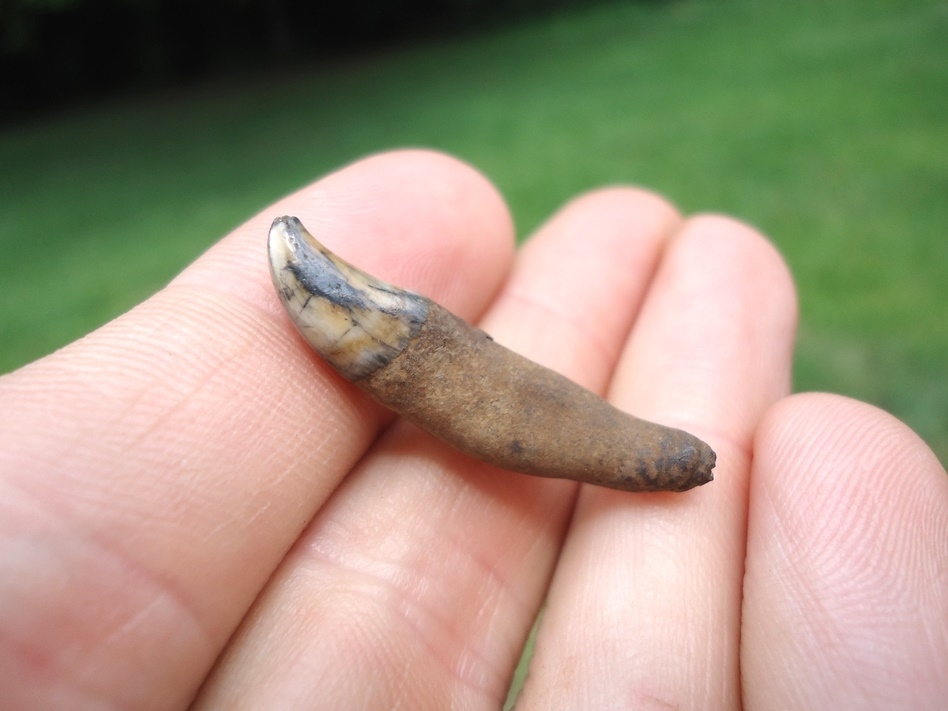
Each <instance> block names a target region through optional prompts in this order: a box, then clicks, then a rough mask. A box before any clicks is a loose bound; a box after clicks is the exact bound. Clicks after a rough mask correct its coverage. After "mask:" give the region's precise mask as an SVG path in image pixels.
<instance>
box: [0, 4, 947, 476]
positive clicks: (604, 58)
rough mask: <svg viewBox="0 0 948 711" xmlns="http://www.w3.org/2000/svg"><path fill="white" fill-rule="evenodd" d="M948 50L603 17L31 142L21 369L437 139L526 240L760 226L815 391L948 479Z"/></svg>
mask: <svg viewBox="0 0 948 711" xmlns="http://www.w3.org/2000/svg"><path fill="white" fill-rule="evenodd" d="M946 37H948V4H946V3H945V2H943V1H935V0H918V1H915V2H907V1H899V0H887V1H883V0H838V1H836V2H817V1H809V2H808V1H799V2H786V3H774V2H766V1H759V2H754V1H750V0H719V1H717V2H697V1H694V0H692V1H688V0H683V1H681V2H668V3H659V4H646V5H632V4H625V3H616V2H612V3H601V4H596V5H594V6H589V7H586V8H584V9H581V10H573V11H570V12H564V13H561V14H559V15H556V16H553V17H548V18H545V19H543V20H540V21H535V22H532V23H524V24H521V25H518V26H515V27H508V28H504V29H497V30H492V31H490V32H485V33H482V34H480V35H477V36H471V37H467V38H462V39H457V40H452V41H440V42H430V43H426V44H424V45H420V46H416V47H412V48H407V49H401V50H397V51H389V52H386V53H380V54H378V55H376V56H368V57H362V58H359V59H358V60H352V61H345V62H338V63H337V64H335V65H333V66H331V67H325V66H324V67H314V68H309V69H307V68H301V69H299V70H297V71H295V72H293V73H292V74H283V75H280V76H257V77H254V78H251V79H246V80H243V81H241V82H239V83H238V82H233V83H230V84H222V83H216V84H214V85H213V86H206V87H201V88H190V89H187V90H181V91H177V92H174V93H163V94H162V95H160V96H151V97H138V98H135V99H128V100H124V101H121V102H113V103H111V104H110V105H108V106H100V107H98V108H94V109H85V110H82V111H74V112H72V113H70V114H68V115H61V116H58V117H55V118H50V119H46V120H42V121H35V122H32V123H30V124H29V125H22V126H16V127H7V128H5V129H3V130H2V132H0V284H2V288H0V372H3V371H7V370H11V369H13V368H15V367H17V366H19V365H21V364H23V363H25V362H27V361H29V360H31V359H33V358H36V357H38V356H41V355H43V354H45V353H48V352H50V351H51V350H53V349H55V348H57V347H59V346H61V345H63V344H65V343H67V342H69V341H70V340H73V339H75V338H77V337H79V336H81V335H82V334H83V333H85V332H87V331H89V330H91V329H93V328H95V327H96V326H98V325H100V324H101V323H103V322H104V321H106V320H108V319H109V318H111V317H113V316H115V315H116V314H118V313H120V312H122V311H124V310H126V309H128V308H129V307H130V306H132V305H133V304H135V303H137V302H138V301H140V300H142V299H144V298H146V297H147V296H148V295H149V294H150V293H152V292H154V291H155V290H156V289H158V288H160V287H161V286H162V284H164V283H165V282H166V281H167V280H168V279H169V278H171V277H172V276H173V275H174V274H175V273H176V272H178V271H179V270H180V269H181V268H182V267H183V266H185V265H186V264H187V263H188V262H189V261H190V260H192V259H193V258H194V257H196V256H197V255H198V254H199V253H200V252H201V251H202V250H204V249H205V248H206V247H207V246H208V245H209V244H210V243H211V242H212V241H214V240H215V239H217V238H218V237H219V236H220V235H222V234H224V233H225V232H227V231H228V230H229V229H230V228H232V227H234V226H235V225H236V224H238V223H239V222H241V221H242V220H243V219H245V218H246V217H248V216H250V215H251V214H253V213H255V212H257V211H258V210H260V209H262V208H263V207H265V206H266V205H267V204H268V203H269V202H271V201H272V200H274V199H276V198H278V197H280V196H281V195H283V194H285V193H287V192H289V191H291V190H293V189H295V188H297V187H299V186H301V185H302V184H304V183H306V182H309V181H311V180H313V179H314V178H316V177H317V176H319V175H320V174H322V173H325V172H327V171H329V170H332V169H333V168H335V167H337V166H339V165H341V164H343V163H347V162H350V161H352V160H354V159H356V158H358V157H360V156H363V155H365V154H367V153H370V152H373V151H378V150H383V149H388V148H392V147H398V146H405V145H416V146H431V147H435V148H439V149H443V150H446V151H449V152H452V153H454V154H456V155H458V156H460V157H462V158H464V159H466V160H468V161H470V162H471V163H473V164H474V165H476V166H477V167H478V168H480V169H481V170H482V171H484V172H485V173H486V174H487V175H488V176H489V177H490V178H491V179H492V180H493V181H494V182H495V183H496V184H497V185H498V186H499V188H500V189H501V190H502V192H503V193H504V195H505V196H506V197H507V199H508V201H509V203H510V205H511V207H512V209H513V212H514V215H515V218H516V221H517V225H518V229H519V231H520V233H521V234H522V235H527V234H529V232H530V230H531V229H532V228H534V227H535V226H536V225H537V224H538V223H539V222H541V221H542V220H543V219H544V217H545V216H547V215H548V214H549V213H550V212H551V211H552V210H554V209H555V208H556V207H557V206H558V205H559V204H560V203H562V202H563V201H564V200H566V199H568V198H569V197H570V196H572V195H573V194H575V193H577V192H579V191H582V190H586V189H589V188H592V187H595V186H598V185H602V184H607V183H618V182H622V183H635V184H640V185H645V186H648V187H651V188H654V189H656V190H658V191H661V192H663V193H665V194H666V195H668V196H669V197H670V198H671V199H672V200H674V201H676V202H677V203H678V204H679V205H680V206H681V207H682V209H684V210H686V211H699V210H702V211H703V210H711V211H719V212H726V213H731V214H734V215H737V216H739V217H741V218H742V219H745V220H747V221H749V222H751V223H753V224H755V225H756V226H758V227H759V228H760V229H761V230H763V231H764V232H766V233H767V234H768V235H770V236H771V238H772V239H773V240H774V241H775V242H776V244H777V245H778V246H779V248H780V249H781V251H782V252H783V254H784V255H785V256H786V258H787V260H788V262H789V263H790V266H791V268H792V270H793V272H794V275H795V277H796V279H797V283H798V286H799V290H800V301H801V308H802V318H801V325H800V333H799V339H798V348H797V357H796V365H795V387H796V388H797V389H798V390H812V389H821V390H831V391H835V392H840V393H845V394H847V395H852V396H854V397H857V398H861V399H864V400H868V401H870V402H873V403H876V404H878V405H880V406H881V407H883V408H885V409H887V410H889V411H891V412H893V413H895V414H896V415H897V416H899V417H900V418H902V419H903V420H905V421H906V422H908V423H909V424H910V425H911V426H912V427H914V428H915V429H916V430H917V431H918V432H919V433H920V434H921V435H922V436H923V437H925V438H926V440H927V441H928V442H929V443H930V444H931V445H932V446H933V447H934V449H935V450H936V452H937V453H938V455H939V456H940V458H941V460H942V462H948V367H946V365H948V313H946V311H948V309H946V305H948V234H946V227H948V41H946V39H945V38H946ZM261 239H263V236H261Z"/></svg>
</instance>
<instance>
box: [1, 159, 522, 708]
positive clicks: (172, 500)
mask: <svg viewBox="0 0 948 711" xmlns="http://www.w3.org/2000/svg"><path fill="white" fill-rule="evenodd" d="M284 213H295V214H299V215H300V216H301V217H302V218H303V219H305V220H306V221H307V223H308V224H310V225H312V227H313V229H316V230H321V231H325V234H326V240H327V243H331V246H332V248H333V249H335V250H337V251H338V252H339V253H340V254H342V255H345V256H347V257H348V258H351V259H353V261H358V262H359V263H360V264H364V265H366V267H367V268H370V269H372V270H374V271H375V272H377V273H378V274H379V275H380V276H382V277H384V278H386V279H389V280H391V281H393V282H396V283H399V284H403V285H404V286H406V287H408V288H411V289H414V290H417V291H420V292H423V293H427V294H430V295H431V296H432V297H433V298H437V299H439V300H441V301H443V302H445V303H447V304H449V305H450V306H451V308H453V309H456V310H457V311H458V312H459V313H461V314H463V315H465V316H466V317H468V318H476V316H477V315H478V314H479V313H480V311H481V310H482V309H483V308H484V306H485V305H486V303H487V302H488V301H489V300H490V298H491V296H492V294H493V292H494V290H495V289H496V288H497V286H498V285H499V283H500V280H501V279H502V278H503V276H504V274H505V273H506V270H507V267H508V264H509V262H510V260H511V257H512V252H513V250H512V247H513V240H512V234H511V232H512V231H511V223H510V219H509V216H508V214H507V212H506V208H505V207H504V205H503V202H502V200H501V199H500V198H499V196H498V195H497V193H496V192H495V191H494V189H493V188H492V187H491V186H490V185H489V184H488V183H487V182H486V181H485V180H484V179H483V178H482V177H480V176H479V175H478V174H476V173H475V172H474V171H473V170H471V169H470V168H468V167H466V166H464V165H462V164H460V163H458V162H456V161H453V160H450V159H447V158H445V157H443V156H439V155H436V154H431V153H422V152H406V153H398V154H390V155H382V156H378V157H375V158H372V159H369V160H366V161H364V162H361V163H358V164H355V165H353V166H351V167H349V168H347V169H345V170H342V171H340V172H339V173H336V174H334V175H332V176H329V177H327V178H326V179H324V180H321V181H319V182H318V183H315V184H314V185H312V186H310V187H308V188H305V189H304V190H302V191H300V192H299V193H297V194H295V195H293V196H291V197H288V198H286V199H285V200H283V201H281V202H280V203H279V204H278V205H276V206H274V207H273V209H272V210H267V211H265V212H264V213H261V214H260V215H258V216H257V217H255V218H253V219H251V220H250V221H248V222H247V224H245V225H244V226H242V227H240V228H238V229H237V230H235V231H234V233H233V234H231V235H230V236H229V237H227V238H226V239H224V240H222V241H221V242H220V243H219V244H218V245H216V246H215V247H214V248H212V249H211V250H210V251H209V252H208V253H207V254H205V255H204V256H203V257H202V258H201V259H200V260H198V262H196V263H195V264H194V265H192V266H191V267H190V268H189V269H188V270H186V271H185V272H184V273H183V274H182V275H181V276H180V277H178V278H177V279H175V280H174V281H173V282H172V283H171V284H170V285H169V286H168V287H167V288H166V289H164V290H163V291H162V292H160V293H159V294H157V295H156V296H154V297H153V298H151V299H149V300H148V301H147V302H145V303H143V304H142V305H140V306H139V307H137V308H136V309H134V310H132V311H131V312H129V313H128V314H126V315H125V316H123V317H121V318H119V319H117V320H116V321H114V322H113V323H111V324H108V325H107V326H105V327H103V328H102V329H100V330H99V331H97V332H95V333H93V334H91V335H90V336H88V337H86V338H84V339H82V340H81V341H79V342H77V343H75V344H73V345H72V346H70V347H68V348H66V349H64V350H62V351H60V352H59V353H56V354H54V355H53V356H50V357H49V358H46V359H43V360H42V361H38V362H37V363H35V364H32V365H31V366H27V367H26V368H23V369H21V370H19V371H17V372H15V373H13V374H11V375H9V376H6V377H5V378H3V379H2V380H0V399H2V402H3V407H2V409H0V487H2V494H0V502H2V503H0V506H2V514H0V521H2V527H0V660H2V661H0V670H2V671H0V687H2V688H4V689H16V693H17V694H19V698H6V699H5V700H6V701H8V702H9V703H12V704H13V705H14V706H16V705H17V701H21V700H22V701H23V702H24V703H23V705H24V706H30V705H32V706H42V707H44V708H45V707H50V706H53V705H56V704H61V705H64V706H72V707H74V706H75V705H76V704H78V703H79V700H81V701H82V703H89V702H90V700H94V701H100V702H101V701H109V702H112V703H115V704H120V705H135V704H136V703H144V702H145V700H147V704H148V705H149V706H151V707H155V708H159V707H166V706H172V705H180V704H181V703H184V702H186V701H187V700H188V699H189V698H190V697H191V695H192V694H193V693H194V692H195V690H196V689H197V687H198V685H199V684H200V683H201V680H202V678H203V676H204V674H205V673H206V672H207V670H208V669H209V668H210V666H211V665H212V664H213V662H214V659H215V657H216V655H217V653H218V651H219V650H220V649H221V647H222V646H223V645H224V643H225V642H226V640H227V639H228V637H229V635H230V634H231V632H232V630H233V628H234V627H235V626H236V625H237V624H238V622H239V621H240V619H241V617H242V615H243V614H244V611H245V610H246V609H247V608H248V607H249V605H250V604H251V602H252V601H253V599H254V597H255V595H256V594H257V591H258V590H259V589H260V588H261V587H262V585H263V584H264V582H265V581H266V580H267V578H268V576H269V575H270V573H271V571H272V570H273V568H274V567H275V566H276V565H277V563H278V562H279V561H280V559H281V558H282V556H283V555H284V553H285V551H286V550H287V548H288V547H289V546H290V545H291V544H292V542H293V541H294V540H295V538H296V537H297V535H298V534H299V532H300V531H301V530H302V529H303V528H304V526H305V525H306V523H307V522H308V520H309V519H310V518H311V517H312V516H313V514H314V512H315V511H316V510H317V509H318V508H319V507H320V505H321V504H322V502H323V501H324V500H325V499H326V497H327V496H328V495H329V494H330V493H331V491H332V490H333V488H334V487H335V486H336V484H337V483H338V482H339V481H340V479H341V478H342V477H343V476H344V475H345V473H346V472H347V471H348V469H349V468H350V467H351V465H352V464H353V463H354V462H355V461H357V460H358V458H359V457H360V456H361V453H362V452H363V451H364V450H365V449H366V447H367V446H368V445H369V444H370V443H371V441H372V440H373V439H374V437H375V435H376V433H377V431H378V429H379V427H380V426H381V424H382V423H383V422H384V421H385V419H386V418H387V415H386V414H384V413H383V412H382V411H381V410H380V409H379V408H378V407H377V406H376V405H374V404H372V403H369V402H368V401H367V400H366V399H365V398H364V396H362V395H361V394H359V393H358V392H357V391H356V390H355V389H354V388H352V387H351V386H349V385H347V384H345V383H343V382H342V381H341V380H340V379H339V378H338V376H336V375H335V374H334V373H332V372H331V371H330V370H329V368H328V367H327V366H325V364H323V363H322V362H321V361H319V360H318V359H317V358H316V357H315V356H313V355H311V354H310V353H309V350H308V349H306V348H303V347H301V345H300V343H299V341H298V336H297V335H296V333H295V331H294V330H293V328H292V326H291V325H290V323H289V320H288V319H287V318H286V315H285V314H284V313H283V311H282V307H280V305H279V303H278V301H277V299H276V296H275V294H274V293H273V288H272V286H271V284H270V276H269V273H268V270H267V263H266V248H265V243H266V234H267V228H268V226H269V224H270V221H271V220H272V218H273V215H274V214H284ZM314 450H315V451H318V452H320V453H321V454H322V461H321V464H320V465H319V468H318V470H315V471H314V470H313V468H312V464H311V462H312V461H313V456H312V452H313V451H314Z"/></svg>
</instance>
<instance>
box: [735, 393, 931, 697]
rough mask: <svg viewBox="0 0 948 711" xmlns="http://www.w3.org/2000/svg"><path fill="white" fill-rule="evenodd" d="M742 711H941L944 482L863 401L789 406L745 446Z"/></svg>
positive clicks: (804, 401) (812, 398) (827, 399)
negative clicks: (749, 451) (749, 459)
mask: <svg viewBox="0 0 948 711" xmlns="http://www.w3.org/2000/svg"><path fill="white" fill-rule="evenodd" d="M754 453H755V454H754V472H753V477H752V485H751V492H750V494H751V498H750V515H749V522H748V546H747V577H746V581H745V584H744V592H745V598H744V624H743V630H744V632H743V635H742V639H741V646H742V652H741V656H742V659H743V662H742V672H743V677H744V699H745V703H746V706H747V708H751V709H753V708H766V709H800V708H906V709H908V708H911V709H940V708H944V703H945V699H946V698H948V545H946V541H948V476H946V475H945V470H944V469H943V468H942V467H941V465H940V464H939V463H938V460H937V459H936V458H935V456H934V454H932V452H931V450H929V449H928V447H926V446H925V444H924V443H923V442H922V441H921V440H920V439H918V437H917V436H916V435H915V434H914V433H913V432H912V431H911V430H909V429H908V428H907V427H905V425H903V424H902V423H900V422H898V421H897V420H895V418H893V417H891V416H890V415H888V414H886V413H884V412H882V411H880V410H877V409H875V408H873V407H870V406H868V405H865V404H863V403H859V402H855V401H853V400H848V399H845V398H842V397H838V396H833V395H823V394H808V395H801V396H794V397H792V398H789V399H787V400H784V401H783V402H781V403H780V404H779V405H777V406H776V407H775V408H773V410H772V411H771V412H770V413H769V414H768V416H767V418H766V419H765V420H764V422H763V423H762V425H761V428H760V430H759V432H758V434H757V438H756V441H755V445H754Z"/></svg>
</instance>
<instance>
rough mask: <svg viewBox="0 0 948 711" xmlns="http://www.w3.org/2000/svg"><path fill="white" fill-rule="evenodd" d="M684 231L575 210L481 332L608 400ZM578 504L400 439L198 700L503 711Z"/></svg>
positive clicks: (628, 207) (546, 486)
mask: <svg viewBox="0 0 948 711" xmlns="http://www.w3.org/2000/svg"><path fill="white" fill-rule="evenodd" d="M676 221H677V216H676V214H675V213H674V211H673V210H672V209H671V208H670V207H669V206H668V205H667V204H666V203H664V202H663V201H660V200H658V199H657V198H655V197H653V196H650V195H647V194H645V193H642V192H639V191H629V190H610V191H604V192H599V193H594V194H592V195H589V196H586V197H584V198H582V199H580V200H578V201H576V202H574V203H572V204H570V205H569V206H567V207H566V208H565V209H564V210H563V211H561V212H560V213H558V214H557V215H556V216H555V217H554V218H553V219H552V220H551V221H550V222H549V223H548V224H546V225H545V226H544V227H543V228H542V229H541V230H540V232H539V234H537V235H536V236H535V237H533V238H532V239H531V240H530V241H529V242H528V243H527V245H526V247H525V248H524V249H523V250H522V252H521V253H520V254H519V255H518V259H517V262H516V265H515V269H514V271H513V273H512V275H511V277H510V280H509V282H508V284H507V285H506V287H505V288H504V290H503V291H502V292H501V294H500V296H499V298H498V300H497V301H496V302H495V304H494V305H493V306H492V307H491V309H490V311H489V313H488V314H487V317H486V318H485V319H484V320H483V321H482V323H481V325H482V326H483V327H484V328H485V329H486V330H487V331H488V332H489V333H490V334H491V335H492V336H493V337H494V338H496V339H497V340H498V341H500V342H502V343H504V344H506V345H508V346H510V347H512V348H514V349H515V350H517V351H519V352H521V353H523V354H524V355H527V356H528V357H531V358H534V359H536V360H539V361H541V362H543V363H544V364H546V365H548V366H550V367H552V368H554V369H556V370H559V371H560V372H563V373H565V374H567V375H568V376H570V377H573V378H576V379H578V380H580V381H581V382H582V383H583V384H585V385H587V386H588V387H591V388H593V389H600V388H601V387H602V386H603V385H604V384H605V382H606V381H607V379H608V375H609V373H610V371H611V369H612V366H613V364H614V362H615V359H616V358H617V357H618V354H619V351H620V348H621V344H622V342H623V340H624V334H625V333H626V332H627V330H628V329H629V327H630V325H631V322H632V319H633V317H634V314H635V312H636V310H637V306H638V304H639V303H640V302H641V299H642V295H643V294H644V292H645V289H646V286H647V284H648V281H649V279H650V277H651V273H652V270H653V267H654V264H655V263H656V260H657V257H658V254H659V249H660V246H661V243H662V240H663V237H664V234H666V233H667V232H668V231H669V230H670V229H671V228H672V227H673V225H674V224H676ZM576 490H577V487H576V485H575V484H573V483H572V482H565V481H551V480H543V479H536V478H532V477H525V476H521V475H516V474H510V473H506V472H500V471H497V470H495V469H492V468H491V467H488V466H487V465H483V464H478V463H475V462H473V461H471V460H469V459H467V458H465V457H463V456H461V455H459V454H457V453H455V452H453V451H450V450H448V449H446V448H445V447H443V446H441V445H440V444H439V443H437V442H435V441H434V440H432V439H431V438H430V437H428V436H427V435H425V434H423V433H421V432H420V431H418V430H416V429H414V428H412V427H408V426H404V423H402V426H399V427H396V428H395V429H393V430H391V431H390V432H388V433H387V435H386V436H385V438H384V439H383V440H382V441H380V443H379V446H378V447H377V448H376V449H375V450H374V451H373V452H371V453H370V455H369V456H367V458H366V459H365V460H364V461H363V463H362V465H361V466H360V467H359V469H358V470H357V471H356V472H355V473H354V474H353V476H352V477H350V478H349V479H348V480H347V482H346V485H345V486H344V487H343V488H341V489H340V490H339V491H338V492H337V494H336V496H334V497H333V499H332V500H331V501H330V503H329V504H328V506H327V508H326V509H324V510H323V511H322V512H320V515H319V516H318V517H317V519H316V520H315V521H314V522H313V525H312V526H311V527H310V529H309V530H308V531H307V532H306V534H305V535H304V536H303V538H302V539H301V540H300V544H299V546H298V547H297V548H296V549H295V550H294V551H293V553H292V554H291V556H289V557H288V558H287V561H286V562H285V564H284V565H283V566H282V567H281V570H280V571H279V573H278V575H277V577H275V579H274V581H273V583H272V585H271V586H270V588H269V589H268V590H267V591H266V592H265V594H264V595H263V596H262V597H261V599H260V601H259V603H258V605H257V606H256V608H255V609H254V611H253V613H252V616H251V617H250V619H249V620H248V622H247V624H246V626H245V627H244V628H243V629H242V630H241V632H240V634H239V635H238V637H237V638H236V639H235V641H234V643H233V644H232V646H231V648H230V649H229V651H228V654H227V656H226V657H225V658H224V660H223V662H222V664H221V666H220V667H219V668H218V670H217V673H216V675H215V677H214V678H213V679H212V681H211V683H210V684H209V685H208V687H206V688H205V689H204V692H205V696H204V697H203V698H202V701H203V702H204V703H205V705H206V707H213V708H234V707H237V706H240V707H246V708H261V707H274V706H278V707H296V708H298V707H320V708H396V707H407V708H446V707H449V706H453V707H465V708H467V707H480V706H486V707H490V708H496V707H497V706H498V704H499V703H501V702H502V700H503V698H504V695H505V694H506V691H507V687H508V684H509V680H510V676H511V674H512V671H513V668H514V665H515V664H516V660H517V657H518V655H519V653H520V650H521V649H522V646H523V642H524V639H525V636H526V634H527V631H528V630H529V627H530V625H531V623H532V621H533V619H534V617H535V614H536V610H537V608H538V607H539V604H540V601H541V599H542V595H543V591H544V589H545V585H546V582H547V580H548V576H549V572H550V570H551V569H552V566H553V561H554V559H555V556H556V552H557V547H558V545H559V541H560V539H561V536H562V533H563V530H564V528H565V526H566V522H567V520H568V517H569V514H570V511H571V507H572V503H573V499H574V495H575V492H576ZM301 669H305V674H304V675H301V674H300V673H299V672H300V670H301Z"/></svg>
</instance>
